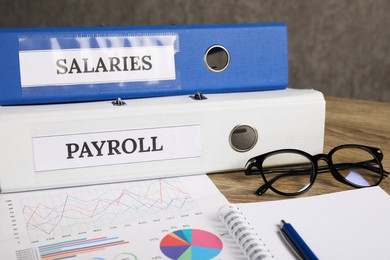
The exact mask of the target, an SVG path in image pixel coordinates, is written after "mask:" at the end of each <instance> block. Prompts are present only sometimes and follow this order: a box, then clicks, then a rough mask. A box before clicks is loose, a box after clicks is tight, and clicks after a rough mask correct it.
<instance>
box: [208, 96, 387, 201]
mask: <svg viewBox="0 0 390 260" xmlns="http://www.w3.org/2000/svg"><path fill="white" fill-rule="evenodd" d="M325 99H326V122H325V143H324V153H327V152H329V151H330V150H331V149H332V148H333V147H335V146H337V145H341V144H347V143H351V144H363V145H368V146H373V147H378V148H380V149H381V150H382V152H383V154H384V159H383V161H382V163H383V167H384V169H386V170H387V171H390V103H381V102H373V101H362V100H352V99H342V98H334V97H326V98H325ZM208 176H209V177H210V178H211V180H212V181H213V182H214V183H215V185H217V187H218V188H219V190H220V191H221V192H222V193H223V194H224V195H225V197H226V198H227V199H228V200H229V201H230V202H231V203H240V202H256V201H269V200H278V199H286V198H288V197H285V196H281V195H278V194H276V193H274V192H272V191H271V190H269V191H267V192H266V193H265V194H263V195H262V196H257V195H255V194H254V191H255V190H257V188H258V187H259V186H260V185H261V184H262V183H263V181H262V179H261V176H245V175H244V173H243V172H242V171H240V172H229V173H214V174H209V175H208ZM380 186H381V187H382V188H383V189H384V190H385V191H386V192H387V193H389V194H390V177H388V178H384V179H383V180H382V182H381V184H380ZM348 189H353V188H351V187H349V186H347V185H345V184H342V183H339V182H338V181H336V180H334V178H333V177H332V175H331V174H330V173H329V174H321V175H318V176H317V179H316V181H315V183H314V185H313V186H312V187H311V189H310V190H309V191H307V192H306V193H304V194H302V195H300V196H299V197H304V196H312V195H318V194H325V193H330V192H336V191H342V190H348Z"/></svg>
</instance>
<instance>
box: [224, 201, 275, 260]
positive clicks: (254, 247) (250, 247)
mask: <svg viewBox="0 0 390 260" xmlns="http://www.w3.org/2000/svg"><path fill="white" fill-rule="evenodd" d="M219 217H220V219H221V220H222V222H223V223H224V224H225V226H226V229H227V230H228V232H229V234H230V235H231V236H232V237H233V239H234V240H235V241H236V243H237V244H238V246H239V247H240V249H241V251H242V252H243V253H244V255H245V257H246V258H247V259H250V260H268V259H273V256H272V254H271V252H270V251H269V250H268V249H267V247H266V245H265V244H264V242H263V241H262V240H261V239H260V238H259V237H258V236H257V234H256V232H255V231H254V230H253V228H252V227H251V226H250V224H249V223H248V221H247V220H246V219H245V217H244V216H243V215H242V213H241V211H240V210H239V209H238V208H237V207H235V206H233V205H225V206H223V207H221V208H220V209H219Z"/></svg>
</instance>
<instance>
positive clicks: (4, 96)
mask: <svg viewBox="0 0 390 260" xmlns="http://www.w3.org/2000/svg"><path fill="white" fill-rule="evenodd" d="M0 82H1V87H0V105H18V104H38V103H62V102H78V101H94V100H110V99H116V98H118V97H120V98H140V97H155V96H168V95H183V94H193V93H195V92H201V93H203V94H207V93H220V92H242V91H257V90H272V89H284V88H286V87H287V85H288V55H287V29H286V26H285V25H284V24H283V23H268V24H236V25H187V26H178V25H174V26H143V27H141V26H140V27H76V28H14V29H11V28H6V29H0Z"/></svg>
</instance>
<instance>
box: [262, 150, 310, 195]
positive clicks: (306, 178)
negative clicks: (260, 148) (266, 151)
mask: <svg viewBox="0 0 390 260" xmlns="http://www.w3.org/2000/svg"><path fill="white" fill-rule="evenodd" d="M267 165H272V167H267ZM313 171H314V168H313V165H312V162H311V161H310V159H309V158H307V157H305V156H303V155H301V154H297V153H276V154H273V155H271V156H269V157H267V158H265V160H264V161H263V173H264V174H263V176H264V178H265V179H266V181H267V182H268V183H269V184H271V186H272V188H274V189H276V190H278V191H280V192H283V193H297V192H301V191H303V190H305V189H306V188H307V187H308V186H309V185H310V183H311V182H312V176H313Z"/></svg>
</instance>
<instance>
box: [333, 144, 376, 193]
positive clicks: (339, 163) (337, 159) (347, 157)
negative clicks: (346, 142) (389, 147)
mask: <svg viewBox="0 0 390 260" xmlns="http://www.w3.org/2000/svg"><path fill="white" fill-rule="evenodd" d="M331 159H332V162H333V165H334V166H335V168H336V169H337V171H338V172H339V174H340V175H341V176H342V177H343V178H344V179H346V180H347V181H348V182H350V183H352V184H354V185H358V186H361V187H369V186H373V185H376V184H378V182H379V181H380V179H381V167H380V165H379V162H378V160H377V159H376V158H375V157H374V155H372V154H371V153H370V152H369V151H367V150H364V149H360V148H351V147H348V148H342V149H339V150H337V151H336V152H334V153H333V154H332V158H331Z"/></svg>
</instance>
